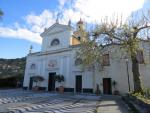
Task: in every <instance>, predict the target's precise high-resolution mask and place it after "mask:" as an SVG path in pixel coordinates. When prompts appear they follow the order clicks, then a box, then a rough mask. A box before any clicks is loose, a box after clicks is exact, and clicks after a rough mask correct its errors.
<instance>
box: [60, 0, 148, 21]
mask: <svg viewBox="0 0 150 113" xmlns="http://www.w3.org/2000/svg"><path fill="white" fill-rule="evenodd" d="M145 2H146V0H75V1H74V2H73V3H72V4H70V6H71V7H70V8H68V9H65V10H64V13H63V19H64V20H65V18H66V17H73V18H71V19H72V20H73V22H74V21H76V19H77V18H78V19H79V18H80V17H82V18H83V19H84V20H85V21H86V22H88V23H94V22H100V21H101V19H102V18H104V17H106V16H108V17H112V16H113V15H114V14H117V15H120V16H121V15H122V16H123V19H126V18H127V17H128V16H130V14H131V13H132V12H133V11H136V10H138V9H140V8H142V7H143V5H144V3H145Z"/></svg>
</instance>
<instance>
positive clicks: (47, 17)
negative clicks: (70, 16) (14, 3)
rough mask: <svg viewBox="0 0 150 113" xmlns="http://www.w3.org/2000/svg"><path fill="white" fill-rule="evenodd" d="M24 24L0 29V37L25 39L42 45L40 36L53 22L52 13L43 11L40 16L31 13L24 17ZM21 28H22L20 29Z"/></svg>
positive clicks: (14, 24) (15, 24)
mask: <svg viewBox="0 0 150 113" xmlns="http://www.w3.org/2000/svg"><path fill="white" fill-rule="evenodd" d="M24 21H25V23H24V24H23V25H22V24H19V23H17V22H15V23H13V25H12V26H11V27H2V26H1V27H0V37H4V38H16V39H25V40H28V41H31V42H35V43H38V44H41V43H42V37H41V36H40V34H41V33H42V32H43V30H44V28H47V27H49V26H51V25H52V24H53V23H54V21H55V18H54V13H52V12H51V11H49V10H44V11H43V12H42V13H41V14H40V15H35V14H34V13H31V14H29V15H26V16H25V17H24ZM22 26H23V27H22Z"/></svg>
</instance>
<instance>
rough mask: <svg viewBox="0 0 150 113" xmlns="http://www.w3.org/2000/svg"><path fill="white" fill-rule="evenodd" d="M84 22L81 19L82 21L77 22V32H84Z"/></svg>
mask: <svg viewBox="0 0 150 113" xmlns="http://www.w3.org/2000/svg"><path fill="white" fill-rule="evenodd" d="M84 30H85V28H84V22H83V21H82V19H81V18H80V20H79V21H78V22H77V31H84Z"/></svg>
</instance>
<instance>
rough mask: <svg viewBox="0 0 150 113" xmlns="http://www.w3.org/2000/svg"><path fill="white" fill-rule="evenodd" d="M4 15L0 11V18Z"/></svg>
mask: <svg viewBox="0 0 150 113" xmlns="http://www.w3.org/2000/svg"><path fill="white" fill-rule="evenodd" d="M3 15H4V13H3V11H2V10H1V9H0V18H1V17H2V16H3Z"/></svg>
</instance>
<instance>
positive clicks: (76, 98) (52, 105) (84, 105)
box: [0, 89, 100, 113]
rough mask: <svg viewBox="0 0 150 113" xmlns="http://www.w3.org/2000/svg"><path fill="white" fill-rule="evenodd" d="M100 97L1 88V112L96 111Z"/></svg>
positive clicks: (82, 112)
mask: <svg viewBox="0 0 150 113" xmlns="http://www.w3.org/2000/svg"><path fill="white" fill-rule="evenodd" d="M99 99H100V97H98V96H93V95H91V96H90V95H77V94H76V95H74V94H70V93H68V94H67V93H65V94H58V93H50V92H32V91H22V90H16V89H12V90H0V113H95V112H96V104H97V102H98V100H99Z"/></svg>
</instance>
